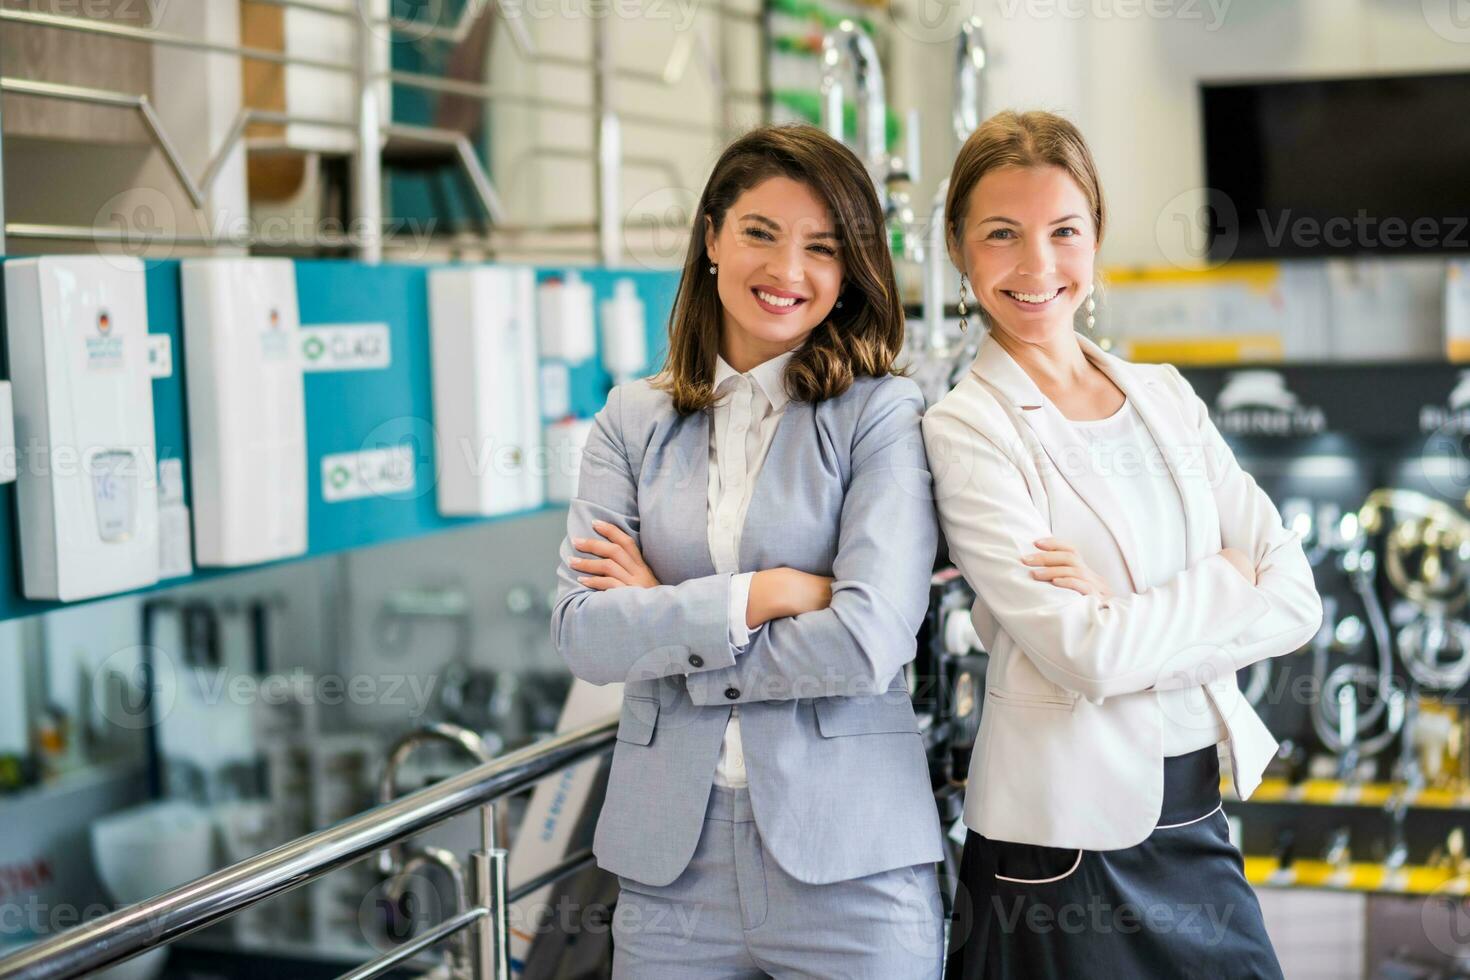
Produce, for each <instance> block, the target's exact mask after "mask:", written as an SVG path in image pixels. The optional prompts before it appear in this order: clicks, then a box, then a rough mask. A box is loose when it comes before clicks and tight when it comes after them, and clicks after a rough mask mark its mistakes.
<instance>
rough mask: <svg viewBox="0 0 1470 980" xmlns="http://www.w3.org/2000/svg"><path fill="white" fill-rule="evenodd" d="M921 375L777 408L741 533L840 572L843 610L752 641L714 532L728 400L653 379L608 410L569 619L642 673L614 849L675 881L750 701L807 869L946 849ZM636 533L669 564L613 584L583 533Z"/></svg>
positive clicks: (614, 807) (563, 615)
mask: <svg viewBox="0 0 1470 980" xmlns="http://www.w3.org/2000/svg"><path fill="white" fill-rule="evenodd" d="M923 408H924V404H923V398H922V396H921V395H920V393H919V389H918V387H917V386H916V385H915V384H914V383H913V382H912V381H909V380H908V379H906V378H898V377H892V376H889V377H883V378H859V379H857V380H856V381H855V382H854V383H853V385H852V387H851V388H850V389H848V391H847V392H845V393H844V394H842V395H840V396H838V397H836V398H831V399H828V400H826V401H823V402H820V403H816V404H813V403H810V402H801V401H792V402H790V403H789V404H788V406H787V408H786V411H785V413H784V414H783V415H782V417H781V419H780V421H779V422H778V424H777V429H776V434H775V437H774V440H773V442H772V444H771V449H770V452H769V455H767V457H766V460H765V462H764V464H763V465H762V467H761V469H760V472H759V473H758V474H757V478H756V485H755V488H754V490H753V496H752V499H751V502H750V508H749V511H748V512H747V516H746V521H745V526H744V529H743V531H742V534H741V541H740V568H741V570H742V571H757V570H761V569H766V568H774V567H777V566H782V565H785V566H789V567H791V568H797V569H801V570H802V571H806V572H811V573H813V574H818V575H830V576H832V577H833V578H834V579H835V581H834V582H833V586H832V603H831V605H830V606H829V607H828V608H827V609H823V610H820V611H818V612H811V613H806V614H803V615H801V616H792V617H785V618H782V619H775V620H772V621H770V622H768V623H767V624H766V625H765V626H764V627H763V628H762V629H760V630H758V631H756V632H755V634H754V635H753V636H752V639H751V642H750V643H749V644H748V645H747V646H746V647H745V648H744V649H743V650H742V651H741V652H740V653H739V654H738V655H737V654H736V653H735V651H734V649H733V648H732V647H731V646H730V642H729V636H728V632H727V630H728V622H727V612H726V607H727V602H728V599H729V594H730V579H731V575H729V574H724V575H720V574H716V573H715V570H714V564H713V562H712V560H711V558H710V553H709V545H708V522H707V508H708V484H707V478H708V472H709V416H708V414H707V413H704V412H695V413H691V414H689V415H686V416H682V417H681V416H680V415H679V414H678V413H677V412H675V411H674V408H673V404H672V402H671V400H670V398H669V396H668V395H666V394H664V393H663V392H660V391H657V390H656V389H654V388H653V387H652V386H651V385H650V384H649V383H648V381H647V380H642V381H635V382H631V383H628V384H624V385H619V386H618V387H617V388H615V389H613V391H612V393H611V394H610V395H609V396H608V400H607V404H606V405H605V406H604V407H603V409H602V410H601V411H600V412H598V413H597V416H596V420H595V422H596V424H595V426H594V428H593V430H592V433H591V435H590V436H589V438H588V441H587V445H586V449H585V452H584V454H583V457H582V469H581V474H580V482H579V484H578V488H577V496H576V499H575V500H573V501H572V504H571V508H570V511H569V512H568V515H567V538H566V540H564V541H563V542H562V545H561V561H560V564H559V565H558V568H557V579H558V583H559V587H558V590H557V598H556V606H555V608H554V609H553V611H552V614H551V635H552V640H553V642H554V643H555V644H556V648H557V650H558V651H559V652H560V653H561V656H562V657H563V658H564V659H565V660H566V662H567V665H568V666H569V667H570V668H571V671H572V673H573V674H575V675H576V676H577V677H580V678H582V679H583V680H587V681H590V682H591V683H593V684H599V685H601V684H610V683H616V682H620V681H621V682H624V683H625V685H626V686H625V687H624V689H623V707H622V715H621V720H620V722H619V725H618V735H617V743H616V746H615V748H614V752H613V761H612V771H611V773H610V776H609V779H608V787H607V797H606V800H605V802H604V804H603V807H602V813H601V816H600V818H599V820H598V822H597V831H596V835H595V837H594V841H593V851H594V853H595V854H596V855H597V858H598V863H599V864H600V865H601V866H602V867H603V868H605V869H606V870H608V871H611V872H614V873H616V874H619V875H622V876H624V877H626V878H632V879H634V880H636V881H641V882H643V883H645V884H649V885H664V884H668V883H669V882H671V881H673V880H674V879H675V878H677V877H678V876H679V874H680V873H681V872H682V871H683V870H684V868H685V866H686V865H687V864H688V863H689V859H690V857H691V856H692V855H693V853H694V848H695V845H696V844H697V843H698V841H699V835H700V830H701V827H702V825H703V818H704V813H705V806H706V803H707V801H708V799H709V794H710V787H711V785H713V782H714V772H715V764H716V761H717V760H718V757H719V752H720V743H721V741H722V739H723V737H724V732H725V723H726V721H727V720H728V719H729V717H730V706H731V705H732V704H735V703H739V704H740V705H741V708H740V734H741V741H742V744H743V746H744V751H745V759H746V773H747V779H748V781H749V792H750V802H751V808H752V810H753V811H754V814H755V820H756V825H757V827H758V828H759V831H760V835H761V839H762V841H763V842H764V843H765V845H766V847H767V848H768V849H769V850H770V851H771V853H772V854H773V855H774V856H775V858H776V860H777V861H778V862H779V863H780V865H781V867H782V868H784V869H785V870H786V871H787V872H788V873H789V874H791V875H792V876H793V877H795V878H797V879H799V880H801V881H805V882H809V883H812V884H825V883H828V882H833V881H844V880H847V879H849V878H856V877H859V876H862V875H867V874H873V873H876V872H878V871H884V870H887V869H890V868H897V867H903V866H905V865H910V864H921V863H927V862H932V861H938V860H940V859H941V856H942V846H941V843H942V842H941V831H940V827H939V817H938V813H937V812H936V810H935V806H934V797H933V794H932V791H931V788H930V784H929V773H928V767H927V765H926V762H925V758H924V749H923V742H922V738H921V737H920V735H919V734H918V728H917V725H916V723H915V719H914V709H913V704H912V703H911V701H910V699H909V694H908V688H907V684H906V682H905V679H904V676H903V666H904V664H906V663H908V662H909V661H910V660H912V659H913V657H914V652H915V645H916V639H915V637H916V634H917V633H918V630H919V627H920V624H921V622H922V620H923V617H924V612H925V610H926V608H927V605H928V593H929V577H930V573H931V572H932V570H933V567H934V556H935V550H936V548H937V543H938V522H937V519H936V516H935V512H934V503H933V489H932V481H931V478H930V475H929V467H928V462H927V459H926V457H925V451H924V442H923V437H922V435H921V434H920V429H919V419H920V416H921V415H922V414H923ZM594 519H600V520H604V521H607V522H609V523H611V524H614V525H617V526H618V527H621V528H623V529H624V530H625V531H627V532H628V533H629V534H630V535H632V536H633V538H634V539H635V540H636V541H637V542H638V547H639V549H640V550H641V551H642V552H643V557H644V560H645V561H646V562H647V563H648V566H649V568H650V569H652V570H653V573H654V575H655V576H656V577H657V578H658V580H659V582H660V583H661V584H660V585H659V586H658V587H657V588H652V589H640V588H618V589H610V590H607V591H605V592H599V591H596V590H593V589H589V588H587V587H585V586H583V585H582V584H581V583H579V582H578V581H577V572H576V571H574V570H573V569H572V568H571V567H570V566H569V565H568V564H567V559H568V558H570V557H572V556H573V555H574V554H575V550H574V549H573V547H572V544H571V539H572V538H574V537H578V538H582V537H593V536H595V532H594V531H593V530H592V521H593V520H594Z"/></svg>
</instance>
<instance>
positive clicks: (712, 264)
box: [709, 262, 719, 275]
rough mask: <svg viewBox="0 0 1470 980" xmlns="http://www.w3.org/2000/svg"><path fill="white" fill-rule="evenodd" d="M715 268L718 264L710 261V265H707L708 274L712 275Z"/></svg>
mask: <svg viewBox="0 0 1470 980" xmlns="http://www.w3.org/2000/svg"><path fill="white" fill-rule="evenodd" d="M717 269H719V266H717V265H715V264H714V263H713V262H711V263H710V266H709V274H710V275H714V274H715V271H716V270H717Z"/></svg>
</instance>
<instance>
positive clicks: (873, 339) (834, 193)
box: [651, 125, 904, 414]
mask: <svg viewBox="0 0 1470 980" xmlns="http://www.w3.org/2000/svg"><path fill="white" fill-rule="evenodd" d="M772 177H788V178H790V179H791V180H795V181H798V182H800V183H802V184H805V185H806V186H808V187H810V188H811V189H812V191H813V192H814V193H815V194H816V195H817V196H818V197H819V198H821V199H822V200H823V201H824V202H825V203H826V205H827V208H828V210H829V211H830V212H831V213H832V218H833V220H834V221H835V223H836V226H837V227H836V230H837V235H838V249H839V254H840V255H841V257H842V262H843V276H842V289H841V292H840V293H839V295H840V296H841V298H842V308H841V309H837V308H834V309H833V310H832V312H831V313H829V314H828V316H827V319H826V320H824V321H823V322H822V323H820V324H818V325H817V326H816V328H815V329H813V331H812V333H811V335H810V336H809V337H808V338H807V340H806V342H805V343H803V344H802V346H801V347H799V348H798V349H797V350H796V352H795V353H794V354H793V355H792V357H791V360H790V361H788V362H787V365H786V385H787V388H788V390H789V391H790V392H791V397H792V398H794V399H796V400H798V401H811V402H817V401H822V400H823V399H826V398H832V397H834V396H836V395H840V394H842V393H843V392H844V391H846V390H847V389H848V388H849V387H850V386H851V385H852V381H853V378H854V377H858V376H871V377H881V376H883V375H885V374H899V373H902V372H899V371H895V370H894V369H893V362H894V359H895V358H896V357H897V356H898V354H899V352H900V351H901V350H902V349H903V327H904V316H903V304H902V303H901V302H900V301H899V296H898V285H897V283H896V282H895V281H894V278H893V258H892V256H891V255H890V254H889V252H888V237H887V234H886V232H885V229H884V224H883V209H882V207H881V206H880V205H879V203H878V194H877V191H876V190H874V188H873V181H872V178H871V177H869V176H868V172H867V170H866V169H864V167H863V164H862V162H861V161H860V160H858V158H857V156H856V155H854V154H853V152H852V151H851V150H849V149H848V148H847V147H845V146H843V145H842V144H841V143H839V142H838V141H837V140H835V139H833V138H832V137H831V136H828V135H827V134H826V133H825V132H823V131H822V130H820V129H817V128H816V127H815V126H807V125H792V126H762V127H760V128H758V129H754V130H751V131H750V132H748V133H746V134H745V135H744V136H741V137H740V138H739V139H737V140H735V141H734V142H733V143H731V144H730V145H729V146H728V147H726V149H725V152H724V153H722V154H720V159H719V160H718V161H717V162H716V163H715V167H714V171H713V173H711V174H710V178H709V181H708V182H707V183H706V184H705V187H704V193H703V194H702V195H701V196H700V198H699V207H698V209H697V210H696V211H695V213H694V228H693V231H692V233H691V234H690V236H689V251H688V254H687V255H686V256H685V258H684V275H683V277H682V278H681V279H680V281H679V290H678V293H677V294H676V295H675V297H674V310H673V313H672V314H671V315H670V317H669V356H668V360H667V361H665V362H664V366H663V369H662V370H661V371H659V373H658V374H656V375H655V376H654V377H653V379H652V380H651V384H652V385H653V386H654V387H655V388H658V389H659V390H661V391H667V392H668V393H669V395H670V396H671V397H672V398H673V401H674V408H675V410H677V411H678V412H680V413H681V414H687V413H689V412H694V411H699V410H702V409H705V408H708V407H709V406H710V405H711V404H712V403H713V402H714V384H713V382H714V375H715V357H716V355H717V354H718V353H719V350H720V330H721V327H722V325H723V322H724V316H723V312H724V310H723V306H722V305H721V303H720V295H719V292H718V290H717V289H716V284H715V277H714V276H712V275H710V274H709V266H710V257H709V253H708V252H707V251H706V250H705V246H704V231H705V218H706V217H708V218H709V219H710V221H711V222H712V223H713V225H714V230H715V233H716V234H718V233H719V231H720V229H721V228H722V227H723V225H724V221H725V216H726V214H727V212H729V210H730V208H731V206H732V205H734V203H735V201H736V199H737V198H739V197H740V195H741V194H743V193H745V192H746V191H748V190H749V189H751V188H752V187H755V186H756V185H758V184H760V183H761V182H762V181H765V180H767V179H769V178H772Z"/></svg>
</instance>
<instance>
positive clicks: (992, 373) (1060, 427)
mask: <svg viewBox="0 0 1470 980" xmlns="http://www.w3.org/2000/svg"><path fill="white" fill-rule="evenodd" d="M1077 339H1078V341H1079V343H1080V344H1081V345H1082V350H1083V353H1084V354H1085V355H1086V356H1087V357H1088V359H1089V360H1091V361H1092V362H1093V363H1094V364H1096V365H1097V366H1098V368H1099V369H1101V370H1102V371H1103V372H1104V373H1105V374H1107V375H1108V377H1109V378H1111V379H1112V380H1113V382H1114V383H1115V384H1117V386H1118V387H1119V388H1121V389H1122V390H1123V393H1124V394H1125V395H1127V397H1128V399H1129V400H1130V401H1132V402H1133V407H1134V408H1135V409H1136V410H1137V411H1138V414H1139V418H1140V419H1142V421H1143V423H1144V425H1145V426H1146V427H1147V428H1148V430H1149V433H1150V434H1151V435H1152V436H1153V437H1154V439H1155V440H1156V441H1157V442H1158V444H1159V447H1160V449H1161V450H1162V451H1163V453H1164V456H1165V461H1166V463H1167V465H1168V467H1169V473H1170V476H1171V477H1172V478H1173V479H1174V483H1175V485H1176V486H1177V487H1178V488H1179V497H1180V500H1181V501H1183V506H1184V513H1185V526H1186V533H1185V541H1186V549H1185V550H1186V555H1185V562H1186V567H1188V566H1189V565H1192V564H1193V562H1194V556H1193V554H1192V552H1193V550H1194V546H1193V544H1192V542H1193V541H1195V540H1196V538H1197V535H1196V534H1195V530H1196V528H1195V526H1194V525H1195V523H1196V521H1197V520H1198V515H1197V514H1195V513H1194V510H1193V508H1192V507H1191V505H1190V497H1189V494H1188V493H1186V492H1185V487H1184V485H1183V481H1182V480H1181V479H1180V475H1179V470H1178V468H1179V466H1180V465H1181V461H1180V460H1179V459H1178V458H1177V457H1178V456H1179V455H1180V450H1181V448H1182V447H1184V446H1185V445H1187V443H1186V442H1185V440H1184V439H1183V433H1182V431H1181V429H1180V428H1179V424H1178V423H1176V422H1174V421H1173V419H1172V417H1171V416H1170V415H1169V414H1168V412H1167V409H1166V408H1165V407H1164V406H1162V405H1160V404H1158V402H1157V399H1158V398H1159V397H1160V394H1161V393H1160V392H1158V391H1157V390H1155V388H1154V385H1155V384H1156V383H1155V382H1152V379H1147V380H1146V379H1144V378H1142V377H1140V376H1138V375H1136V374H1135V372H1133V371H1132V370H1131V367H1132V366H1131V365H1130V364H1128V362H1127V361H1124V360H1121V359H1120V358H1117V357H1114V356H1113V355H1111V354H1109V353H1107V352H1106V351H1104V350H1102V348H1100V347H1098V346H1097V345H1096V344H1094V343H1093V342H1092V341H1090V340H1088V339H1087V338H1086V337H1083V336H1081V335H1080V334H1079V335H1078V338H1077ZM971 370H972V371H974V372H975V375H976V376H977V377H978V378H979V379H980V380H981V381H982V382H984V383H986V384H987V385H989V386H990V387H991V388H993V389H994V390H996V391H997V392H999V393H1000V395H1001V396H1002V398H1003V399H1004V400H1005V401H1007V402H1008V403H1010V404H1011V405H1012V406H1013V407H1014V408H1015V409H1017V410H1018V411H1019V413H1020V416H1021V418H1022V419H1023V420H1024V421H1025V422H1026V424H1027V426H1028V427H1029V428H1030V429H1031V431H1032V433H1033V434H1034V435H1035V436H1036V439H1037V442H1039V443H1040V444H1041V447H1042V449H1043V450H1044V451H1045V453H1046V456H1047V458H1048V461H1049V462H1050V465H1051V467H1052V468H1053V469H1054V470H1055V471H1056V472H1057V473H1058V474H1059V475H1060V476H1061V477H1062V478H1063V479H1064V480H1066V482H1067V484H1068V485H1069V486H1070V487H1071V488H1072V490H1073V491H1074V492H1075V493H1076V494H1077V496H1079V497H1081V498H1082V500H1083V501H1084V502H1085V503H1086V504H1087V506H1088V507H1089V508H1091V510H1092V512H1093V513H1095V514H1096V515H1097V517H1098V520H1099V521H1101V522H1102V524H1103V526H1104V527H1106V528H1107V530H1108V533H1109V534H1110V535H1112V538H1113V540H1114V541H1115V542H1116V543H1117V545H1118V551H1119V553H1120V554H1121V555H1122V557H1123V564H1124V566H1125V567H1126V568H1127V570H1128V577H1129V578H1130V579H1131V580H1132V583H1133V588H1134V591H1139V590H1141V588H1142V584H1143V583H1144V582H1145V581H1147V579H1146V577H1145V576H1144V575H1143V574H1142V571H1141V569H1140V568H1139V564H1138V560H1139V559H1138V547H1137V542H1136V541H1135V538H1134V534H1133V529H1132V528H1131V527H1130V526H1129V523H1128V520H1127V518H1126V516H1125V514H1124V512H1123V509H1122V507H1121V506H1120V505H1119V503H1118V499H1117V497H1116V496H1115V495H1114V493H1113V491H1112V488H1111V487H1110V486H1109V485H1108V480H1107V478H1106V477H1105V476H1104V475H1103V474H1101V473H1098V472H1097V471H1096V468H1095V464H1094V460H1093V458H1092V452H1091V450H1090V449H1089V447H1088V445H1087V441H1086V440H1085V439H1083V438H1082V436H1081V435H1079V434H1078V432H1077V429H1076V428H1075V427H1074V426H1072V425H1071V424H1069V422H1068V420H1067V418H1066V417H1065V416H1064V415H1062V413H1061V412H1060V411H1058V410H1057V407H1056V406H1055V405H1053V404H1052V403H1051V401H1050V400H1049V399H1048V398H1047V397H1046V396H1045V395H1043V394H1042V393H1041V389H1039V388H1038V387H1037V386H1036V383H1035V382H1034V381H1032V380H1031V377H1030V375H1028V374H1027V373H1026V372H1025V370H1024V369H1023V368H1022V367H1021V366H1020V365H1019V364H1017V363H1016V361H1015V359H1014V358H1012V357H1011V355H1010V354H1009V353H1007V352H1006V350H1005V348H1004V347H1002V346H1001V345H1000V344H998V343H996V341H995V339H994V338H993V337H991V336H990V335H989V334H987V335H986V336H985V339H984V340H982V341H981V343H980V350H979V353H978V354H977V355H976V357H975V362H974V364H973V365H972V366H971ZM1036 462H1037V463H1038V465H1039V464H1041V462H1042V461H1041V460H1036Z"/></svg>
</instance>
